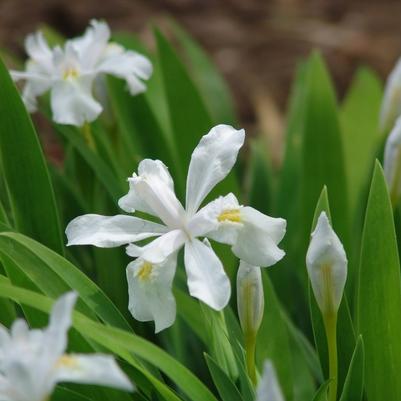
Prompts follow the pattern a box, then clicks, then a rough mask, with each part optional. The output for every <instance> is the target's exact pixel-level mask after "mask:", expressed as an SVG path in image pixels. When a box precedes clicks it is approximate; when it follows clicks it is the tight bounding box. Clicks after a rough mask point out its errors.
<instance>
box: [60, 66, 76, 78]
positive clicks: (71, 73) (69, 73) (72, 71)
mask: <svg viewBox="0 0 401 401" xmlns="http://www.w3.org/2000/svg"><path fill="white" fill-rule="evenodd" d="M78 76H79V71H78V70H77V69H76V68H74V67H68V68H66V70H65V71H64V73H63V79H66V80H67V79H75V78H78Z"/></svg>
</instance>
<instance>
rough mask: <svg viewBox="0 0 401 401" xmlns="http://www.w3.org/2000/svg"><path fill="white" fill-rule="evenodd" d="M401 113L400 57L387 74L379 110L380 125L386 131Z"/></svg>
mask: <svg viewBox="0 0 401 401" xmlns="http://www.w3.org/2000/svg"><path fill="white" fill-rule="evenodd" d="M400 115H401V59H399V60H398V61H397V64H396V66H395V67H394V69H393V71H392V72H391V74H390V75H389V77H388V79H387V82H386V87H385V90H384V96H383V102H382V108H381V112H380V127H381V129H382V130H384V131H388V130H389V129H391V128H392V127H393V125H394V122H395V120H396V119H397V118H398V117H399V116H400Z"/></svg>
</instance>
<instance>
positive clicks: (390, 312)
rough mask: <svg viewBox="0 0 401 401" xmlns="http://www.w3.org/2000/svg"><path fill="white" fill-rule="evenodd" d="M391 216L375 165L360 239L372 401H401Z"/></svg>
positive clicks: (361, 319)
mask: <svg viewBox="0 0 401 401" xmlns="http://www.w3.org/2000/svg"><path fill="white" fill-rule="evenodd" d="M400 280H401V279H400V263H399V257H398V250H397V241H396V236H395V229H394V221H393V213H392V208H391V203H390V199H389V195H388V192H387V185H386V180H385V178H384V175H383V170H382V168H381V166H380V164H379V163H378V162H376V167H375V171H374V174H373V179H372V185H371V189H370V194H369V199H368V205H367V210H366V217H365V224H364V229H363V235H362V250H361V264H360V270H359V283H358V303H357V318H358V330H359V333H360V334H362V337H363V341H364V344H365V357H366V364H365V367H366V370H365V388H366V394H367V397H368V399H369V401H381V400H399V399H401V381H400V380H399V372H400V371H401V341H400V338H401V283H400Z"/></svg>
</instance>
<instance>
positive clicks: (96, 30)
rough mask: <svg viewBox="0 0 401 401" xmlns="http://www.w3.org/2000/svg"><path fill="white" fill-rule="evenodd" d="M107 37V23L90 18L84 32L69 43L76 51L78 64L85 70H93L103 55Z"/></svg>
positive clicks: (108, 32)
mask: <svg viewBox="0 0 401 401" xmlns="http://www.w3.org/2000/svg"><path fill="white" fill-rule="evenodd" d="M109 39H110V28H109V26H108V25H107V23H106V22H104V21H97V20H92V21H91V22H90V26H89V27H88V28H87V29H86V31H85V33H84V34H83V35H82V36H81V37H78V38H75V39H72V40H70V41H69V43H70V44H71V45H72V46H73V47H74V49H75V51H76V52H77V53H78V56H79V60H80V64H81V65H82V66H84V67H85V69H87V70H93V69H94V68H95V66H96V64H97V63H98V62H99V61H100V60H101V58H102V57H103V54H104V52H105V51H106V47H107V44H108V41H109Z"/></svg>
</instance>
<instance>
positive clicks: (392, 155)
mask: <svg viewBox="0 0 401 401" xmlns="http://www.w3.org/2000/svg"><path fill="white" fill-rule="evenodd" d="M400 152H401V118H398V119H397V121H396V123H395V126H394V128H393V129H392V131H391V133H390V135H389V136H388V138H387V141H386V146H385V149H384V160H383V168H384V175H385V177H386V181H387V184H388V187H389V189H390V191H392V190H393V188H396V190H397V194H398V196H399V195H401V178H399V182H395V180H396V177H397V174H396V173H397V169H399V168H401V165H399V164H400V162H401V154H400Z"/></svg>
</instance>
